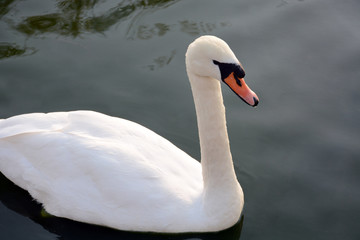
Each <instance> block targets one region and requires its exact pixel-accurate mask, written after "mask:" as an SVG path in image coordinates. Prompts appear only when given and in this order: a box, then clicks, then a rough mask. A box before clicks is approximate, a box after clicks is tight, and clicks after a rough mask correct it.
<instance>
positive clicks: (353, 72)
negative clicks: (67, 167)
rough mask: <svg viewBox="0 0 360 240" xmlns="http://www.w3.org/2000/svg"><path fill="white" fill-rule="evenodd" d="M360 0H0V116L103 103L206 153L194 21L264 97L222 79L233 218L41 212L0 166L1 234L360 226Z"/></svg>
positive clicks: (107, 235) (229, 234) (350, 230)
mask: <svg viewBox="0 0 360 240" xmlns="http://www.w3.org/2000/svg"><path fill="white" fill-rule="evenodd" d="M359 12H360V2H359V1H357V0H343V1H336V0H268V1H260V0H243V1H230V0H225V1H214V0H211V1H209V0H208V1H205V0H198V1H190V0H187V1H186V0H183V1H178V0H172V1H171V0H153V1H151V0H148V1H97V0H93V1H66V0H63V1H61V0H58V1H40V0H37V1H36V0H28V1H17V0H13V1H11V0H7V1H2V2H1V3H0V118H7V117H10V116H13V115H17V114H22V113H29V112H52V111H70V110H78V109H84V110H94V111H99V112H102V113H105V114H108V115H112V116H117V117H122V118H126V119H130V120H132V121H134V122H137V123H140V124H142V125H144V126H146V127H148V128H150V129H152V130H154V131H155V132H157V133H158V134H160V135H162V136H164V137H165V138H167V139H169V140H170V141H171V142H173V143H174V144H175V145H177V146H178V147H179V148H181V149H183V150H184V151H186V152H187V153H189V154H190V155H191V156H193V157H194V158H196V159H200V149H199V143H198V133H197V125H196V115H195V109H194V105H193V99H192V96H191V90H190V84H189V82H188V80H187V75H186V71H185V61H184V56H185V52H186V49H187V46H188V44H189V43H191V42H192V41H193V40H194V39H195V38H197V37H198V36H201V35H216V36H218V37H220V38H222V39H224V40H225V41H226V42H227V43H228V44H229V46H230V47H231V48H232V50H233V51H234V53H235V54H236V56H237V57H238V59H239V60H240V61H241V62H242V65H243V66H244V68H245V71H246V81H247V84H248V85H249V86H250V87H251V88H252V89H253V90H254V91H255V92H256V93H257V95H258V96H259V98H260V103H259V105H258V106H257V107H256V108H251V107H249V106H247V105H246V104H244V103H243V102H242V101H240V100H239V98H237V97H236V96H234V94H233V93H232V91H230V90H229V89H228V88H226V87H224V86H223V95H224V104H225V106H226V113H227V125H228V131H229V138H230V144H231V149H232V155H233V159H234V165H235V170H236V174H237V177H238V180H239V182H240V184H241V185H242V187H243V190H244V194H245V207H244V211H243V219H242V220H241V221H239V223H238V224H237V225H236V226H234V227H233V228H232V229H229V230H228V231H225V232H221V233H216V234H188V235H187V234H185V235H171V236H167V235H165V236H164V235H154V234H144V233H129V232H122V231H115V230H111V229H107V228H98V227H95V226H91V225H88V224H81V223H77V222H72V221H67V220H64V219H58V218H55V219H50V220H49V219H48V220H46V218H40V217H39V216H37V215H36V214H37V212H39V211H40V210H41V208H39V206H38V205H36V204H35V205H34V204H33V203H34V202H33V201H32V200H31V199H29V197H28V196H27V194H26V193H25V192H23V191H21V190H20V189H17V188H15V187H14V186H12V185H11V183H9V182H8V181H7V180H6V179H5V178H4V177H3V176H2V177H1V178H0V184H1V185H0V186H1V188H0V189H1V191H0V194H1V195H0V238H1V239H12V240H17V239H19V240H20V239H89V238H92V239H97V238H98V239H189V240H190V239H239V238H240V239H245V240H257V239H274V240H275V239H276V240H279V239H292V240H296V239H314V240H315V239H316V240H321V239H326V240H328V239H347V240H355V239H360V228H359V222H360V186H359V185H360V124H359V123H360V94H359V90H360V14H359ZM28 205H32V206H29V207H27V206H28ZM240 236H241V237H240Z"/></svg>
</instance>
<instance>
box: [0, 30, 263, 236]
mask: <svg viewBox="0 0 360 240" xmlns="http://www.w3.org/2000/svg"><path fill="white" fill-rule="evenodd" d="M186 66H187V73H188V77H189V80H190V83H191V88H192V91H193V96H194V101H195V106H196V113H197V120H198V128H199V137H200V146H201V164H200V163H199V162H198V161H196V160H194V159H193V158H191V157H190V156H189V155H187V154H186V153H185V152H183V151H182V150H180V149H178V148H177V147H175V146H174V145H173V144H172V143H170V142H169V141H167V140H166V139H164V138H162V137H161V136H159V135H157V134H156V133H154V132H152V131H151V130H149V129H147V128H145V127H143V126H140V125H138V124H136V123H134V122H131V121H127V120H124V119H120V118H116V117H110V116H107V115H104V114H101V113H97V112H92V111H74V112H55V113H48V114H44V113H32V114H24V115H18V116H14V117H11V118H8V119H4V120H0V170H1V172H2V173H3V174H4V175H5V176H6V177H7V178H9V179H10V180H11V181H13V182H14V183H15V184H17V185H18V186H20V187H21V188H23V189H26V190H27V191H29V193H30V194H31V196H32V197H33V198H34V199H36V200H37V201H38V202H40V203H42V204H43V206H44V208H45V210H46V211H47V212H49V213H50V214H52V215H55V216H59V217H65V218H69V219H73V220H77V221H82V222H87V223H92V224H97V225H104V226H108V227H111V228H116V229H121V230H133V231H151V232H205V231H218V230H222V229H225V228H228V227H230V226H232V225H233V224H235V223H236V222H237V221H238V219H239V217H240V214H241V211H242V208H243V203H244V199H243V192H242V189H241V187H240V185H239V183H238V181H237V178H236V175H235V172H234V167H233V162H232V157H231V153H230V148H229V140H228V134H227V129H226V121H225V108H224V106H223V99H222V94H221V89H220V82H221V81H223V82H225V83H226V84H227V85H228V86H230V87H231V89H232V90H233V91H234V92H235V93H236V94H237V95H238V96H240V97H241V98H242V99H243V100H244V101H245V102H246V103H248V104H249V105H252V106H256V105H257V103H258V98H257V96H256V94H255V93H253V92H252V91H251V90H250V89H249V88H248V87H247V85H246V84H245V82H244V79H243V77H244V71H243V69H242V67H241V65H240V62H239V61H238V60H237V58H236V57H235V55H234V54H233V52H232V51H231V50H230V48H229V46H228V45H227V44H226V43H225V42H224V41H223V40H221V39H219V38H217V37H214V36H203V37H200V38H198V39H196V40H195V41H194V42H193V43H192V44H190V45H189V48H188V50H187V53H186Z"/></svg>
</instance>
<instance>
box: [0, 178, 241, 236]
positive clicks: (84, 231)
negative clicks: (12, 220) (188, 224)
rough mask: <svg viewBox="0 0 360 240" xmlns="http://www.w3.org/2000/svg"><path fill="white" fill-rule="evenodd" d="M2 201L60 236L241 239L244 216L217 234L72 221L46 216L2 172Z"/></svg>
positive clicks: (0, 181)
mask: <svg viewBox="0 0 360 240" xmlns="http://www.w3.org/2000/svg"><path fill="white" fill-rule="evenodd" d="M0 201H1V202H2V203H3V204H4V205H5V206H6V207H8V208H9V209H11V210H13V211H15V212H17V213H19V214H21V215H23V216H24V217H28V218H30V219H31V220H32V221H34V222H36V223H38V224H40V225H41V226H43V227H44V228H45V229H47V230H48V231H49V232H51V233H54V234H57V235H59V236H60V238H59V239H63V240H69V239H76V240H80V239H102V240H107V239H108V240H110V239H122V240H127V239H128V240H130V239H131V240H136V239H148V240H152V239H156V240H161V239H169V240H171V239H177V240H181V239H184V240H185V239H189V240H190V239H203V240H215V239H216V240H219V239H227V240H238V239H239V238H240V234H241V229H242V225H243V220H244V217H242V218H241V220H240V221H239V222H238V223H237V224H236V225H235V226H233V227H231V228H229V229H227V230H224V231H221V232H216V233H198V234H196V233H188V234H155V233H137V232H127V231H118V230H114V229H109V228H106V227H100V226H95V225H91V224H86V223H80V222H75V221H71V220H68V219H64V218H58V217H52V216H44V214H42V212H43V211H42V207H41V205H40V204H37V203H36V202H35V201H34V200H33V199H32V198H31V196H30V195H29V194H28V193H27V192H26V191H25V190H23V189H21V188H19V187H17V186H16V185H14V184H13V183H12V182H10V181H9V180H8V179H6V178H5V177H4V175H2V174H1V173H0Z"/></svg>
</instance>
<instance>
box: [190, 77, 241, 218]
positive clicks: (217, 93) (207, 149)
mask: <svg viewBox="0 0 360 240" xmlns="http://www.w3.org/2000/svg"><path fill="white" fill-rule="evenodd" d="M188 76H189V80H190V84H191V89H192V92H193V97H194V101H195V108H196V114H197V121H198V128H199V138H200V147H201V165H202V171H203V179H204V196H203V197H204V205H205V207H206V208H208V209H209V211H217V210H218V209H217V208H218V207H220V206H221V205H222V207H223V208H224V206H223V204H230V205H238V206H229V205H228V207H229V208H230V209H231V208H232V210H231V211H234V212H239V213H238V214H240V211H241V208H242V204H243V194H242V190H241V187H240V185H239V183H238V181H237V178H236V175H235V171H234V166H233V161H232V156H231V152H230V146H229V138H228V133H227V127H226V119H225V107H224V104H223V98H222V93H221V88H220V82H219V81H218V80H216V79H212V78H208V77H200V76H197V75H195V74H192V73H191V72H190V73H189V72H188ZM219 205H220V206H219ZM207 206H208V207H207ZM234 208H240V210H239V211H237V210H238V209H234ZM210 209H212V210H210Z"/></svg>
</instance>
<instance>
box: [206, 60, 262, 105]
mask: <svg viewBox="0 0 360 240" xmlns="http://www.w3.org/2000/svg"><path fill="white" fill-rule="evenodd" d="M213 63H214V64H215V65H217V66H219V69H220V74H221V80H223V82H224V83H226V84H227V85H228V86H229V87H230V88H231V90H233V91H234V93H236V95H238V96H239V97H240V98H241V99H242V100H243V101H244V102H246V103H247V104H249V105H250V106H253V107H255V106H256V105H258V103H259V98H258V96H257V95H256V94H255V93H254V92H253V91H251V89H250V88H249V87H248V86H247V85H246V83H245V81H244V77H245V71H244V69H243V68H242V66H241V64H240V62H239V63H238V64H235V63H222V62H218V61H216V60H213Z"/></svg>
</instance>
